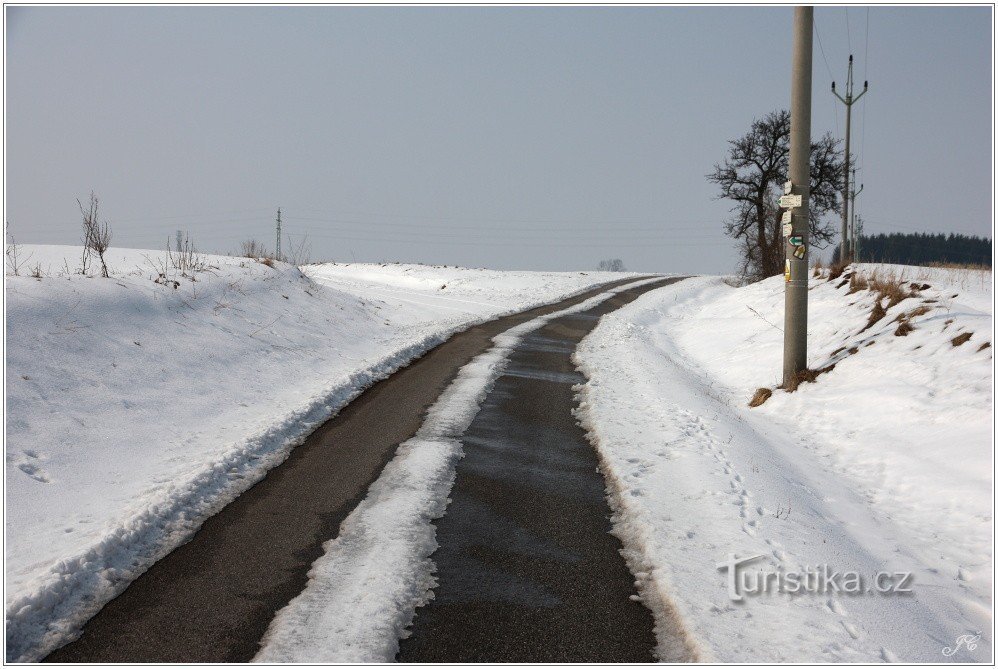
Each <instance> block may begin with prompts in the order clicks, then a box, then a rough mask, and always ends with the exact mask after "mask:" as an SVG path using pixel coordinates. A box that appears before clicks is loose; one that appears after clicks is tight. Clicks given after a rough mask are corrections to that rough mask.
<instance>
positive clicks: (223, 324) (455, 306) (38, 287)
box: [5, 246, 621, 660]
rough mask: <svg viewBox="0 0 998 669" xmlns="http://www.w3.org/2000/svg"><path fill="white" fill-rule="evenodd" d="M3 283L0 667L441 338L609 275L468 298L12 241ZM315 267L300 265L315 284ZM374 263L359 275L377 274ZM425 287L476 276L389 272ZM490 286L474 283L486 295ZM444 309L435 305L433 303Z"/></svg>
mask: <svg viewBox="0 0 998 669" xmlns="http://www.w3.org/2000/svg"><path fill="white" fill-rule="evenodd" d="M21 251H22V253H30V254H32V261H31V264H32V265H33V264H34V263H35V262H37V263H39V264H40V267H41V269H42V274H43V277H42V278H40V279H38V278H32V277H27V276H8V277H6V297H7V314H6V326H7V341H6V344H7V359H6V362H7V377H6V382H7V407H6V408H7V449H6V454H5V455H6V504H7V507H6V509H7V527H6V530H7V555H6V579H7V581H6V583H7V601H6V602H5V606H6V615H7V653H8V655H7V659H8V660H18V659H20V660H30V659H37V658H38V657H41V656H42V655H44V654H45V652H47V649H51V648H52V647H54V646H55V645H57V644H58V643H60V642H61V641H62V640H64V639H66V638H67V636H69V635H72V634H73V633H74V631H75V630H76V629H78V627H79V625H80V624H81V623H82V622H83V621H84V620H86V618H88V617H89V616H90V615H92V614H93V612H94V611H96V610H97V609H98V608H99V607H100V605H102V604H103V603H104V602H106V601H108V600H109V599H110V598H111V597H113V596H114V595H115V594H117V593H118V592H120V591H121V590H122V589H123V588H124V587H125V586H126V585H127V584H128V583H129V582H130V581H131V580H133V579H134V578H135V577H136V576H138V575H139V574H141V573H142V572H143V571H144V570H145V569H146V568H147V567H148V566H149V565H150V564H151V563H153V562H155V561H156V560H157V559H158V558H160V557H162V556H163V555H165V554H166V553H168V552H169V551H170V550H171V549H172V548H174V547H175V546H177V545H179V544H180V543H182V542H183V541H185V540H186V539H187V538H188V537H190V535H191V534H192V533H193V532H194V531H195V530H196V529H197V527H198V526H199V525H200V524H201V522H203V520H204V519H205V518H207V517H209V516H210V515H212V514H213V513H215V512H217V511H218V510H219V509H220V508H222V507H223V506H224V505H225V504H226V503H227V502H229V501H231V500H232V499H233V498H234V497H236V496H237V495H238V494H239V493H240V492H242V491H244V490H246V489H247V488H249V487H250V486H251V485H252V484H253V483H254V482H255V481H257V480H259V478H260V477H262V476H263V475H264V473H265V472H266V471H267V470H268V469H270V468H272V467H274V466H275V465H277V464H279V463H280V462H281V461H283V460H284V459H285V458H286V457H287V455H288V453H289V452H290V450H291V449H292V448H294V446H296V445H297V444H299V443H301V442H302V440H303V439H304V438H305V437H306V436H307V435H308V434H309V433H310V432H311V431H312V430H313V429H314V428H315V427H316V426H317V425H319V424H321V423H322V422H323V421H325V420H326V419H328V418H329V417H330V416H331V415H332V414H334V413H335V412H336V411H338V410H339V409H340V408H342V407H343V406H345V405H346V404H347V403H348V402H349V401H350V400H351V399H352V398H354V397H355V396H356V395H357V394H359V393H360V392H361V391H362V390H363V389H364V388H366V387H368V386H370V385H371V384H372V383H374V382H376V381H377V380H379V379H381V378H384V377H386V376H387V375H389V374H391V373H392V372H393V371H395V370H397V369H399V368H400V367H402V366H404V365H406V364H408V363H409V362H410V361H411V360H413V359H414V358H416V357H418V356H420V355H421V354H423V353H424V352H426V351H427V350H429V349H430V348H432V347H433V346H435V345H437V344H439V343H440V342H441V341H444V340H445V339H447V337H449V336H450V335H451V334H452V333H453V332H455V331H457V330H460V329H464V328H466V327H468V326H470V325H472V324H473V323H477V322H481V321H483V320H487V319H491V318H495V317H497V316H500V315H502V314H505V313H510V312H515V311H519V310H522V309H526V308H529V307H533V306H536V305H538V304H542V303H545V302H551V301H555V300H557V299H559V298H562V297H564V296H567V295H570V294H574V293H577V292H579V291H581V290H584V289H586V288H588V287H590V286H592V285H594V284H596V283H599V282H601V281H607V280H610V279H614V278H620V277H621V275H619V274H616V275H609V274H602V275H599V274H596V273H588V274H582V273H562V274H558V273H531V272H514V273H510V275H509V278H510V280H511V283H512V284H513V285H514V286H515V287H516V289H515V290H505V289H504V288H503V285H502V283H501V282H500V283H499V284H498V285H494V286H493V289H492V290H491V291H489V290H488V289H487V288H486V289H483V290H481V291H479V292H480V293H481V294H480V295H478V297H477V299H476V300H474V301H465V302H461V303H455V301H454V300H453V298H451V297H450V296H449V295H448V296H440V295H439V293H440V292H445V290H446V289H444V291H440V289H439V287H437V290H436V293H434V292H432V291H424V294H423V295H422V297H421V298H420V302H419V304H413V303H412V301H411V299H410V296H409V295H404V296H399V297H396V296H393V293H392V290H393V289H395V288H398V286H397V285H395V284H393V283H392V282H391V281H387V282H385V284H384V287H383V289H382V290H381V291H380V292H378V293H377V294H374V291H373V290H372V289H365V288H364V287H356V286H355V287H350V286H345V287H343V288H337V287H332V286H329V285H325V284H324V283H323V282H322V281H321V279H320V280H314V279H312V278H311V277H309V276H307V275H304V274H302V273H301V272H300V271H299V270H298V269H297V268H295V267H293V266H290V265H285V264H281V263H276V264H274V266H272V267H271V266H268V265H266V264H263V263H260V262H257V261H255V260H252V259H246V258H229V257H219V256H206V257H203V258H201V260H202V263H201V266H199V267H196V268H194V269H191V270H189V271H186V272H184V271H181V270H179V269H177V268H176V267H173V266H171V265H170V263H169V261H168V260H166V259H165V258H164V257H163V256H164V254H163V253H162V252H155V251H131V250H115V251H113V253H111V254H110V258H109V265H110V268H111V271H112V276H111V278H109V279H101V278H94V277H85V276H80V275H78V274H69V273H66V272H64V271H61V270H60V268H62V267H64V263H63V260H64V259H66V261H67V262H66V264H65V266H68V267H74V266H75V264H76V263H77V258H78V254H79V249H76V248H73V247H43V246H34V247H32V246H26V247H21ZM321 267H322V266H316V267H314V268H312V269H310V270H309V271H310V272H316V273H317V274H320V273H321ZM375 267H376V266H375ZM407 267H412V269H411V270H410V271H411V272H420V273H422V274H423V275H424V276H434V279H433V280H437V279H439V280H440V285H443V284H444V283H446V282H447V281H452V280H453V279H456V278H460V277H463V276H475V275H478V274H480V271H479V270H463V269H456V268H424V267H415V266H395V268H396V271H398V272H400V273H406V272H405V270H406V268H407ZM491 280H492V278H491V277H490V278H489V281H491ZM436 298H441V299H436Z"/></svg>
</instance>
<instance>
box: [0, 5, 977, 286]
mask: <svg viewBox="0 0 998 669" xmlns="http://www.w3.org/2000/svg"><path fill="white" fill-rule="evenodd" d="M791 18H792V9H791V8H790V7H782V8H730V7H725V8H720V7H715V8H703V7H700V8H675V7H661V8H328V7H327V8H320V7H309V8H292V7H278V8H258V7H243V8H180V7H175V8H135V7H133V8H125V7H118V8H54V7H53V8H43V7H39V8H8V9H7V14H6V20H7V80H6V81H7V90H6V96H7V97H6V120H7V128H6V132H7V135H6V140H7V144H6V147H7V149H6V161H7V164H6V166H7V183H6V188H7V193H6V195H7V197H6V203H5V204H6V212H5V214H6V220H7V221H9V224H10V230H11V232H12V233H13V234H14V235H15V237H16V238H17V241H19V242H24V243H29V242H30V243H52V244H76V243H79V241H78V240H79V220H78V219H79V214H78V211H77V208H76V203H75V199H76V198H77V197H79V198H85V197H86V196H87V194H88V193H89V192H90V190H94V191H95V192H96V193H97V194H98V195H99V196H100V198H101V200H102V202H103V211H104V213H105V214H106V215H107V217H108V218H109V219H110V221H111V223H112V226H113V230H114V240H113V241H114V244H115V245H117V246H129V247H139V248H162V247H164V246H165V244H166V238H167V237H168V236H172V235H173V233H174V231H175V230H176V229H178V228H182V229H184V230H189V231H190V233H191V236H192V237H193V238H194V240H195V241H196V243H197V244H198V246H199V247H200V248H201V249H202V250H207V251H217V252H226V251H235V250H237V249H238V246H239V242H240V241H241V240H243V239H246V238H248V237H257V238H259V239H261V240H264V241H266V243H267V245H268V247H272V246H273V237H274V235H273V226H274V223H273V219H274V214H275V210H276V208H277V207H278V206H281V207H282V208H283V210H284V212H285V217H284V219H285V224H284V229H285V231H286V232H287V234H288V235H289V236H290V237H291V239H292V240H296V239H299V238H300V237H301V235H302V234H304V233H305V232H308V234H309V238H310V241H311V246H312V258H313V259H319V258H321V259H334V260H350V259H351V258H352V257H355V258H356V259H357V260H389V261H391V260H404V261H419V262H434V263H444V264H462V265H469V266H488V267H497V268H524V269H590V268H592V267H594V266H595V264H596V263H597V262H598V261H599V260H600V259H601V258H607V257H619V258H621V259H623V260H624V262H625V264H626V265H627V267H628V268H629V269H636V270H643V271H653V270H654V271H675V272H694V271H696V272H727V271H731V270H732V269H734V267H735V260H736V258H735V252H734V243H733V242H732V241H731V240H729V239H727V238H726V237H724V235H723V234H722V232H721V229H722V221H723V219H724V218H725V216H726V214H727V209H728V204H726V203H724V202H723V201H716V200H714V199H713V198H714V195H715V189H714V188H713V187H712V186H711V185H710V184H708V183H707V182H706V181H705V179H704V174H706V173H707V172H708V171H709V170H710V168H711V165H712V164H713V163H714V162H716V161H719V160H720V159H722V158H723V156H724V154H725V150H726V141H727V140H728V139H731V138H734V137H736V136H738V135H740V134H742V133H744V132H745V131H746V130H747V128H748V126H749V124H750V123H751V121H752V119H753V117H756V116H761V115H763V114H765V113H767V112H769V111H772V110H774V109H777V108H781V107H788V106H789V71H790V47H791ZM815 23H816V26H817V30H818V34H819V37H820V40H821V45H822V47H823V50H824V56H825V57H827V63H828V67H830V68H831V71H832V73H834V75H835V78H836V80H837V81H839V82H843V81H844V80H845V68H846V61H847V57H848V54H849V51H850V46H849V45H850V44H851V48H852V52H853V53H854V54H855V57H856V78H857V79H858V80H859V81H860V82H862V80H863V79H864V78H865V77H868V78H869V79H870V86H871V88H870V92H869V93H868V94H867V96H866V97H865V98H864V100H863V101H862V102H860V103H858V104H857V105H856V107H854V124H853V137H854V146H855V152H856V153H857V154H858V155H859V159H860V162H861V165H862V168H863V169H862V172H861V179H860V180H861V181H862V182H863V183H865V185H866V190H865V191H864V192H863V194H862V195H861V196H860V197H859V201H858V202H859V206H858V209H859V211H860V213H861V214H863V215H864V218H866V219H867V220H868V221H869V222H868V225H867V231H868V232H890V231H904V230H931V231H947V232H948V231H956V232H964V233H969V234H979V235H987V236H990V235H991V230H992V212H991V192H992V191H991V184H992V172H991V165H992V146H993V137H992V125H991V114H992V108H991V104H992V84H991V82H992V73H991V63H992V44H991V31H992V11H991V8H990V7H977V8H893V7H875V8H873V9H871V10H870V11H869V33H868V34H869V48H868V51H869V53H868V55H867V39H866V36H867V30H866V26H867V10H866V8H863V7H850V8H849V9H848V10H846V9H845V8H843V7H828V8H824V7H819V8H818V9H816V11H815ZM847 26H848V30H847ZM860 85H862V84H861V83H860ZM829 88H830V77H829V72H828V69H827V68H826V64H825V59H824V58H823V56H822V51H821V50H820V49H819V48H818V43H817V41H816V42H815V53H814V102H813V109H814V111H813V119H812V128H813V133H814V134H815V135H818V134H820V133H823V132H824V131H826V130H828V131H832V132H833V133H836V134H837V136H841V134H842V133H843V132H844V118H845V116H844V109H843V108H842V107H841V104H840V103H835V102H834V98H833V97H832V95H831V93H830V92H829ZM836 104H838V108H836ZM864 107H868V109H864ZM864 121H865V123H866V124H867V125H868V126H869V127H868V128H867V129H866V130H865V131H864V128H863V126H864ZM285 244H287V241H285ZM825 253H826V255H827V253H828V252H827V251H826V252H825Z"/></svg>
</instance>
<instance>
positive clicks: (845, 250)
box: [832, 54, 869, 264]
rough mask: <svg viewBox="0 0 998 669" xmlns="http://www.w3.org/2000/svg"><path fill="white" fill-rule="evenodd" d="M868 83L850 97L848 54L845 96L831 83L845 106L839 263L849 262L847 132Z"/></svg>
mask: <svg viewBox="0 0 998 669" xmlns="http://www.w3.org/2000/svg"><path fill="white" fill-rule="evenodd" d="M868 88H869V82H867V81H864V82H863V92H862V93H860V94H859V95H857V96H856V97H853V96H852V54H849V74H848V75H847V76H846V96H845V97H842V96H841V95H839V94H838V92H837V91H836V90H835V82H834V81H833V82H832V94H833V95H834V96H835V97H837V98H838V99H839V100H841V101H842V103H843V104H844V105H845V106H846V164H845V186H844V187H843V188H842V243H841V244H839V262H840V263H843V264H844V263H847V262H849V158H850V156H849V131H850V129H851V125H852V106H853V104H854V103H856V102H858V101H859V99H860V98H861V97H863V95H864V94H866V90H867V89H868Z"/></svg>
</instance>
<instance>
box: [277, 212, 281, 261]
mask: <svg viewBox="0 0 998 669" xmlns="http://www.w3.org/2000/svg"><path fill="white" fill-rule="evenodd" d="M277 259H278V260H280V259H281V208H280V207H278V208H277Z"/></svg>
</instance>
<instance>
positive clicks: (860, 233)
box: [855, 216, 863, 262]
mask: <svg viewBox="0 0 998 669" xmlns="http://www.w3.org/2000/svg"><path fill="white" fill-rule="evenodd" d="M862 238H863V217H862V216H857V217H856V256H855V257H856V262H859V260H860V258H861V257H862V256H860V254H859V252H860V246H861V244H860V240H861V239H862Z"/></svg>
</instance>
